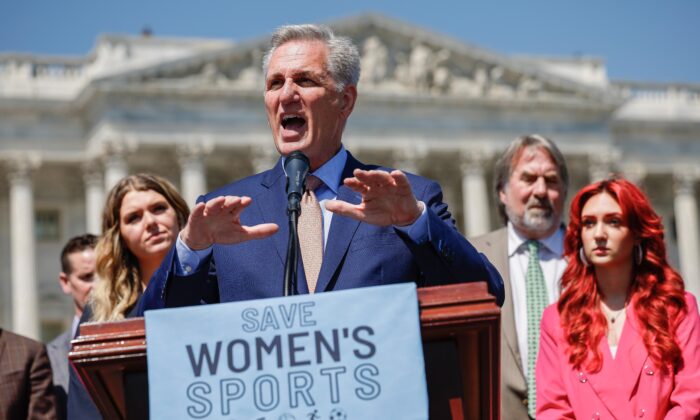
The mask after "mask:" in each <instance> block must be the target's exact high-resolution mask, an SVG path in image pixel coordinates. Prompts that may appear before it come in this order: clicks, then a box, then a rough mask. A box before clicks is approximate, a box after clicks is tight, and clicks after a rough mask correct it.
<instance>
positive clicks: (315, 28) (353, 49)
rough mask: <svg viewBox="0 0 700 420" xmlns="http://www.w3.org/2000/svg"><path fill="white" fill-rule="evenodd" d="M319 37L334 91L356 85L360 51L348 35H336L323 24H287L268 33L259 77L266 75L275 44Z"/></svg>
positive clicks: (317, 38) (311, 39)
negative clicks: (261, 74) (266, 48)
mask: <svg viewBox="0 0 700 420" xmlns="http://www.w3.org/2000/svg"><path fill="white" fill-rule="evenodd" d="M300 40H306V41H321V42H323V43H325V44H326V46H327V47H328V61H327V63H326V66H327V67H328V68H327V70H328V72H329V73H330V74H331V77H332V78H333V80H334V81H335V87H336V90H337V91H338V92H340V91H342V90H343V89H345V87H346V86H349V85H353V86H357V83H358V81H359V80H360V53H359V51H358V50H357V46H355V43H354V42H352V40H351V39H350V38H347V37H344V36H337V35H335V34H334V33H333V31H332V30H331V28H329V27H328V26H326V25H313V24H306V25H287V26H281V27H279V28H277V30H276V31H275V32H274V33H273V34H272V39H271V41H270V49H269V50H268V51H267V52H266V53H265V57H264V58H263V77H265V78H267V69H268V66H269V64H270V58H271V57H272V54H273V53H274V52H275V50H276V49H277V47H279V46H280V45H282V44H285V43H287V42H290V41H300Z"/></svg>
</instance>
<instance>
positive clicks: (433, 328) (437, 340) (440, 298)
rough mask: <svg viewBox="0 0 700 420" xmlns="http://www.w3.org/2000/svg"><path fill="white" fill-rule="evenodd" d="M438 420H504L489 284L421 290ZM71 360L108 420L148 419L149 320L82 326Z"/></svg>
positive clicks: (432, 414) (431, 393) (497, 331)
mask: <svg viewBox="0 0 700 420" xmlns="http://www.w3.org/2000/svg"><path fill="white" fill-rule="evenodd" d="M418 300H419V303H420V320H421V334H422V336H423V351H424V355H425V366H426V375H427V381H428V395H429V399H430V418H431V419H438V420H441V419H453V420H457V419H460V420H461V419H494V420H497V419H498V418H499V405H500V404H499V401H500V396H499V392H500V385H499V381H500V360H499V359H500V309H499V308H498V306H497V305H496V299H495V298H494V297H493V296H491V295H490V294H489V293H488V290H487V286H486V283H483V282H482V283H465V284H456V285H448V286H436V287H426V288H422V289H418ZM69 359H70V360H71V362H72V363H73V364H74V365H75V367H76V369H77V371H78V374H79V375H80V377H81V379H82V381H83V383H84V384H85V386H86V388H87V389H88V391H89V392H90V395H91V396H92V398H93V400H94V401H95V404H96V405H97V407H98V408H99V410H100V411H101V412H102V414H103V416H104V417H105V419H142V418H147V417H148V377H147V374H146V332H145V326H144V320H143V318H134V319H129V320H126V321H119V322H109V323H90V324H83V325H81V335H80V336H79V337H77V338H76V339H75V340H73V347H72V351H71V352H70V354H69Z"/></svg>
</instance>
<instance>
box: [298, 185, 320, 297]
mask: <svg viewBox="0 0 700 420" xmlns="http://www.w3.org/2000/svg"><path fill="white" fill-rule="evenodd" d="M320 185H321V180H320V179H318V178H316V177H315V176H313V175H309V176H308V177H307V178H306V192H305V193H304V195H303V196H302V197H301V214H300V215H299V224H298V225H297V226H298V230H299V246H300V247H301V261H302V262H303V264H304V272H305V273H306V283H307V284H308V286H309V293H314V292H315V291H316V282H317V281H318V273H320V272H321V263H322V262H323V213H322V212H321V206H320V205H319V203H318V200H317V199H316V194H314V190H315V189H316V188H318V187H319V186H320Z"/></svg>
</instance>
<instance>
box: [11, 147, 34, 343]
mask: <svg viewBox="0 0 700 420" xmlns="http://www.w3.org/2000/svg"><path fill="white" fill-rule="evenodd" d="M37 166H38V161H36V160H35V161H32V160H30V159H24V158H22V159H18V160H16V161H14V162H12V164H11V168H10V173H9V175H8V180H9V184H10V253H11V257H10V258H11V260H10V266H11V276H12V277H11V278H12V330H13V331H14V332H15V333H17V334H21V335H24V336H27V337H31V338H34V339H39V338H40V325H39V293H38V288H37V278H36V254H35V250H36V246H35V245H36V244H35V239H34V238H35V236H34V187H33V184H32V171H33V170H34V169H35V168H36V167H37Z"/></svg>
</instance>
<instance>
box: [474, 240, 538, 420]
mask: <svg viewBox="0 0 700 420" xmlns="http://www.w3.org/2000/svg"><path fill="white" fill-rule="evenodd" d="M469 242H471V243H472V245H474V247H475V248H476V249H477V250H478V251H479V252H481V253H483V254H484V255H486V257H487V258H488V259H489V261H491V264H493V265H494V267H496V270H498V272H499V273H501V277H502V278H503V286H504V288H505V295H506V300H505V302H504V303H503V307H502V308H501V418H502V419H504V420H511V419H515V420H518V419H527V418H528V415H527V383H526V382H525V374H524V373H523V372H524V371H523V366H522V363H521V360H522V359H521V357H520V350H519V348H518V336H517V335H516V332H515V315H514V312H513V300H512V299H513V292H511V289H510V269H509V265H508V230H507V229H506V228H505V227H504V228H502V229H499V230H496V231H493V232H490V233H487V234H485V235H481V236H478V237H476V238H473V239H470V240H469Z"/></svg>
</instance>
